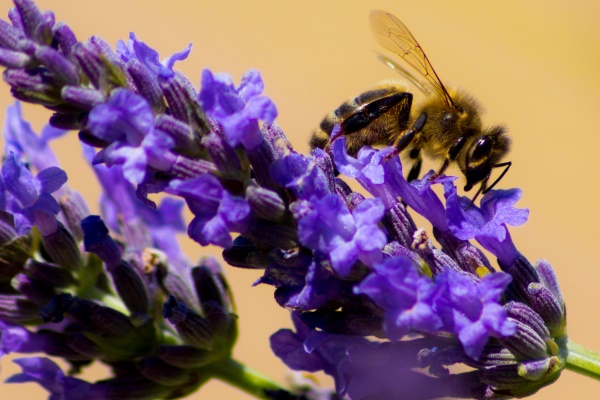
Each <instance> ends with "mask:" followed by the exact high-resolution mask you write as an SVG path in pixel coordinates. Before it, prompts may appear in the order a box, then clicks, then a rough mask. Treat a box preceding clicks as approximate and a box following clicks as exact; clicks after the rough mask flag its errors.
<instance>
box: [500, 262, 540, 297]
mask: <svg viewBox="0 0 600 400" xmlns="http://www.w3.org/2000/svg"><path fill="white" fill-rule="evenodd" d="M498 264H499V265H500V268H501V269H502V271H504V272H507V273H509V274H510V275H511V276H512V277H513V280H512V282H511V284H510V285H509V289H512V290H513V292H514V293H516V294H517V296H518V298H516V299H512V298H509V300H517V301H521V302H523V303H526V304H527V303H529V291H528V289H527V288H528V287H529V284H531V283H538V282H539V281H540V277H539V275H538V273H537V271H536V270H535V268H533V266H532V265H531V263H529V261H528V260H527V259H526V258H525V257H523V256H522V255H520V256H519V257H518V258H517V259H516V260H515V262H513V263H512V264H510V265H503V264H502V263H501V262H500V260H498Z"/></svg>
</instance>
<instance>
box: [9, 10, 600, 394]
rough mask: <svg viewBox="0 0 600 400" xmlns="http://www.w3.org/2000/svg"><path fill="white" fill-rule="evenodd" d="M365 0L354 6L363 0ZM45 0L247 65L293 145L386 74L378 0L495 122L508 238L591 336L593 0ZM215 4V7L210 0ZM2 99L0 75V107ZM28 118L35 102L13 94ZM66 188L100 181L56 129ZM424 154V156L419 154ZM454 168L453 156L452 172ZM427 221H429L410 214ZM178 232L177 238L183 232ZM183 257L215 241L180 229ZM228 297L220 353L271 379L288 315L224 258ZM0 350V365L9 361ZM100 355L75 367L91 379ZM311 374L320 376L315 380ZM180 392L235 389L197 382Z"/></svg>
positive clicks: (596, 45) (595, 87) (72, 139)
mask: <svg viewBox="0 0 600 400" xmlns="http://www.w3.org/2000/svg"><path fill="white" fill-rule="evenodd" d="M366 3H369V4H366ZM37 4H38V6H39V7H40V8H41V9H42V10H48V9H50V10H53V11H54V12H55V14H56V18H57V20H58V21H64V22H66V23H67V24H68V25H69V26H70V27H71V28H72V29H73V31H74V32H75V33H76V35H77V37H78V39H79V40H85V39H87V38H88V37H89V36H91V35H99V36H101V37H102V38H104V39H105V40H106V41H107V42H108V43H110V44H111V45H114V44H115V43H116V41H117V40H118V39H127V38H128V36H129V32H131V31H133V32H135V33H136V35H137V37H138V38H139V39H140V40H143V41H145V42H146V43H147V44H148V45H150V46H151V47H153V48H155V49H157V50H158V51H159V53H160V55H161V59H162V58H164V57H166V56H168V55H170V54H172V53H174V52H176V51H179V50H181V49H183V48H184V47H185V46H187V44H188V43H190V42H191V43H193V45H194V47H193V49H192V53H191V55H190V57H189V58H188V59H187V60H186V61H184V62H180V63H177V64H176V68H177V69H179V70H181V71H182V72H184V73H185V74H186V75H187V76H188V77H189V78H190V80H191V81H192V82H193V83H194V84H195V85H196V86H199V82H200V72H201V70H202V69H203V68H210V69H211V70H212V71H215V72H228V73H230V74H231V75H232V76H233V78H234V81H235V82H236V83H237V82H239V79H240V77H241V76H242V74H243V73H244V72H245V71H246V70H247V69H249V68H256V69H258V70H260V71H261V73H262V76H263V78H264V81H265V83H266V94H267V95H268V96H270V97H271V99H273V101H274V102H275V104H276V105H277V107H278V109H279V117H278V119H277V122H278V124H279V125H280V126H281V127H282V128H283V130H284V132H285V133H286V134H287V135H288V137H289V138H290V140H291V142H292V143H293V145H294V146H295V148H296V150H298V151H300V152H306V151H307V150H308V146H307V142H308V138H309V135H310V132H311V131H312V129H313V128H314V127H315V126H317V124H318V123H319V122H320V120H321V118H322V117H323V116H324V115H325V114H326V113H327V112H329V111H331V110H332V109H334V108H335V107H337V106H338V105H339V104H340V103H341V102H342V101H344V100H345V99H347V98H349V97H353V96H355V95H357V94H358V93H360V92H362V91H364V90H366V89H368V88H369V87H370V86H372V85H374V84H376V83H377V82H379V81H382V80H385V79H390V78H396V77H397V75H396V73H395V72H394V71H392V70H390V69H388V68H387V67H385V66H384V65H383V64H382V63H381V62H379V61H378V60H377V59H376V57H375V54H374V52H373V50H375V49H376V45H375V42H374V40H373V39H372V37H371V33H370V29H369V24H368V16H369V12H370V11H371V9H372V8H381V9H384V10H387V11H389V12H391V13H393V14H395V15H396V16H398V17H399V18H400V19H401V20H402V21H403V22H404V23H405V24H406V25H407V26H408V27H409V28H410V30H411V31H412V33H413V34H414V36H415V37H416V38H417V40H418V41H419V42H420V44H421V46H422V47H423V48H424V49H425V51H426V53H427V55H428V57H429V59H430V61H431V62H432V64H433V66H434V67H435V68H436V71H437V73H438V75H439V76H440V77H441V79H442V80H443V81H444V82H445V83H447V84H449V85H452V86H457V87H460V88H463V89H465V90H467V91H469V92H470V93H472V94H473V95H474V96H475V97H477V98H478V99H479V100H480V102H481V104H482V105H483V106H484V107H485V109H486V110H487V112H486V114H485V116H484V119H485V121H486V123H488V124H490V125H491V124H498V123H502V124H505V125H506V126H507V127H508V129H509V132H510V135H511V137H512V140H513V148H512V151H511V153H510V157H509V158H508V159H509V160H511V161H512V162H513V166H512V168H511V169H510V172H509V173H508V174H507V175H506V177H505V178H504V179H503V180H502V182H501V183H500V185H499V187H500V188H505V189H507V188H512V187H519V188H522V189H523V198H522V200H521V201H520V202H519V205H520V206H521V207H527V208H529V209H530V219H529V221H528V223H527V224H526V225H524V226H522V227H519V228H513V229H512V230H511V234H512V236H513V239H514V241H515V243H516V245H517V248H518V249H519V250H520V251H521V252H522V253H523V254H524V255H525V256H526V257H527V258H529V260H531V261H532V262H533V261H534V260H536V259H538V258H546V259H548V260H549V261H550V262H551V263H552V265H553V266H554V268H555V269H556V272H557V274H558V277H559V281H560V284H561V288H562V291H563V294H564V297H565V299H566V302H567V306H568V309H569V313H568V332H569V337H570V338H571V339H572V340H574V341H576V342H578V343H580V344H582V345H584V346H587V347H589V348H591V349H595V350H600V320H597V319H596V318H599V314H600V313H599V312H598V308H597V304H598V300H600V286H599V285H600V253H599V252H598V248H599V247H598V246H599V244H598V243H599V239H600V212H598V204H599V202H600V200H599V199H598V198H596V197H595V196H598V195H600V189H599V187H598V183H597V176H598V169H599V166H598V161H597V160H598V155H599V153H600V24H598V15H600V3H599V2H596V1H593V0H588V1H568V2H567V1H541V0H536V1H528V2H518V1H504V2H480V1H475V0H474V1H453V2H440V1H427V0H420V1H414V0H413V1H408V0H394V1H383V0H381V1H371V2H364V1H342V0H338V1H328V2H322V1H316V0H315V1H302V2H279V1H276V0H273V1H262V2H246V1H227V2H213V1H194V2H190V1H185V0H171V1H169V2H165V1H155V0H127V1H123V0H103V1H102V2H91V1H80V0H60V1H58V0H38V1H37ZM217 4H218V5H217ZM11 6H12V3H11V2H10V1H9V0H0V15H2V16H3V18H6V17H5V16H6V13H7V11H8V9H9V8H10V7H11ZM11 102H12V100H11V98H10V96H9V89H8V87H7V86H6V85H4V84H0V107H1V109H3V108H4V107H6V105H8V104H10V103H11ZM24 113H25V117H26V119H29V120H30V121H31V122H32V123H33V126H34V127H35V129H36V130H39V129H40V128H41V127H42V126H43V125H44V124H45V123H46V121H47V118H48V117H49V115H50V114H49V113H48V112H47V111H45V110H43V109H41V108H39V107H26V108H25V111H24ZM54 149H55V151H56V152H57V153H58V156H59V159H60V161H61V164H62V168H63V169H65V171H66V172H67V174H68V175H69V185H70V187H72V188H74V189H76V190H79V191H80V192H82V193H83V194H84V195H85V196H86V198H87V199H88V201H89V203H90V206H91V207H92V210H93V211H94V212H97V211H98V205H97V200H96V199H97V198H98V195H99V188H98V187H97V186H96V185H95V183H94V184H90V182H95V179H94V178H93V175H92V172H91V171H90V170H89V169H87V168H86V167H83V166H84V163H83V161H82V158H81V157H80V153H81V152H80V150H79V147H78V143H77V135H76V133H75V132H73V134H72V135H69V136H68V137H66V138H64V139H61V140H59V141H56V142H55V143H54ZM427 167H432V165H428V166H427V165H426V169H425V170H427V169H428V168H427ZM450 172H451V173H452V172H454V173H456V172H457V170H451V171H450ZM424 227H425V228H426V229H430V227H428V226H424ZM182 239H183V240H185V238H182ZM185 250H186V252H187V254H188V256H189V257H190V258H191V259H192V260H195V259H197V258H198V257H199V256H200V255H203V254H207V253H211V254H215V255H218V254H220V250H219V249H214V248H201V247H200V246H198V245H196V244H195V243H193V242H191V241H189V240H188V241H186V242H185ZM227 273H228V277H229V280H230V282H231V285H232V286H233V290H234V294H235V296H236V301H237V305H238V313H239V316H240V320H239V323H240V338H239V341H238V344H237V346H236V349H235V356H236V358H238V359H239V360H241V361H242V362H245V363H247V364H249V365H250V366H251V367H252V368H255V369H257V370H259V371H262V372H263V373H265V374H267V375H269V376H272V377H274V378H275V379H277V380H279V381H283V380H284V379H285V374H286V372H287V370H286V368H285V366H284V365H283V364H282V363H281V362H279V360H278V359H276V358H275V357H274V356H273V355H272V354H271V353H270V350H269V345H268V339H269V336H270V335H271V334H272V333H274V332H275V331H277V330H278V329H280V328H282V327H288V326H290V322H289V317H288V313H287V311H285V310H283V309H280V308H279V307H278V306H277V305H276V303H275V302H274V301H273V289H272V288H271V287H266V286H264V287H251V284H252V282H254V280H256V279H257V278H258V277H259V275H260V272H259V271H248V270H238V269H233V268H231V267H229V268H227ZM10 359H11V357H6V358H4V359H2V361H1V368H2V369H1V373H0V379H1V380H2V381H3V380H4V379H6V378H7V377H8V376H10V375H12V374H13V373H15V372H17V368H15V366H14V365H13V364H12V362H10ZM106 374H107V371H106V370H105V369H103V368H102V367H101V366H99V367H94V368H90V369H88V370H86V372H85V374H84V377H85V378H86V379H88V380H95V379H102V378H103V377H105V376H106ZM323 383H324V384H325V385H330V382H328V381H324V382H323ZM0 393H1V394H2V395H1V397H2V398H3V399H16V398H19V397H21V398H28V399H32V400H37V399H44V398H46V394H45V392H44V391H43V390H41V389H40V388H39V387H38V386H36V385H34V384H26V385H22V384H20V385H7V384H3V383H0ZM594 393H600V383H599V382H595V381H593V380H591V379H588V378H584V377H581V376H579V375H576V374H574V373H571V372H569V371H564V372H563V374H562V376H561V378H560V379H559V380H558V382H557V383H555V384H554V385H552V386H550V387H549V388H545V389H542V390H541V391H540V392H539V393H538V394H537V395H535V396H533V397H532V398H534V399H542V398H543V399H546V400H551V399H563V398H566V397H569V398H593V397H594V396H593V394H594ZM188 398H189V399H224V398H227V399H249V398H250V397H248V396H247V395H245V394H243V393H241V392H239V391H237V390H236V389H233V388H229V387H227V386H225V385H224V384H221V383H219V382H216V381H215V382H210V383H209V384H207V385H206V386H205V387H203V388H202V389H201V390H200V391H198V392H197V393H195V394H193V395H191V396H189V397H188Z"/></svg>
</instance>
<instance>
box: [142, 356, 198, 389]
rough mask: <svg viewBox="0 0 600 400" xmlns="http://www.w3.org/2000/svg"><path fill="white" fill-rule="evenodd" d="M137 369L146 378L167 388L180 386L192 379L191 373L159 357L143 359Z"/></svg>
mask: <svg viewBox="0 0 600 400" xmlns="http://www.w3.org/2000/svg"><path fill="white" fill-rule="evenodd" d="M137 369H138V371H140V373H141V374H142V375H144V376H145V377H146V378H148V379H150V380H151V381H154V382H156V383H160V384H161V385H165V386H180V385H183V384H184V383H186V382H187V381H188V380H189V379H190V373H189V371H186V370H185V369H181V368H177V367H175V366H173V365H170V364H167V363H166V362H164V361H163V360H161V359H160V358H157V357H147V358H142V359H141V360H140V361H138V362H137Z"/></svg>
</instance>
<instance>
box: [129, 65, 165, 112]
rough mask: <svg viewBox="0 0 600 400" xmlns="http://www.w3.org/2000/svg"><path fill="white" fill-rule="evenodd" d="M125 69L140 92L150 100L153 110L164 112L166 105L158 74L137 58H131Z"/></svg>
mask: <svg viewBox="0 0 600 400" xmlns="http://www.w3.org/2000/svg"><path fill="white" fill-rule="evenodd" d="M125 70H126V71H127V73H129V75H130V76H131V79H132V80H133V83H134V84H135V87H136V88H137V92H138V94H140V95H141V96H143V97H144V98H145V99H146V101H148V104H150V107H152V111H154V113H155V114H163V113H164V112H165V108H166V105H165V102H164V100H163V93H162V90H161V88H160V85H159V83H158V80H157V79H156V75H155V74H153V73H152V72H151V71H150V70H149V69H148V68H146V67H145V66H144V65H143V64H142V63H141V62H139V61H138V60H136V59H131V60H129V62H127V65H126V66H125Z"/></svg>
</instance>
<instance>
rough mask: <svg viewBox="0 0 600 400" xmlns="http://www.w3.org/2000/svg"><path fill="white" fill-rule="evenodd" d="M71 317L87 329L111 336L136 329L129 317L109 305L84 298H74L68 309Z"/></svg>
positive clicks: (122, 334)
mask: <svg viewBox="0 0 600 400" xmlns="http://www.w3.org/2000/svg"><path fill="white" fill-rule="evenodd" d="M67 312H68V314H69V318H70V319H72V320H74V321H76V322H77V323H79V324H81V325H82V326H83V327H84V328H85V329H86V330H88V331H90V332H92V333H97V334H100V335H104V336H109V337H119V336H125V335H127V334H128V333H130V332H132V331H133V330H134V327H133V325H131V322H129V318H128V317H127V316H126V315H124V314H122V313H120V312H119V311H117V310H114V309H112V308H109V307H104V306H99V305H98V304H96V303H94V302H92V301H89V300H83V299H74V300H73V301H72V302H71V304H70V305H69V308H68V310H67Z"/></svg>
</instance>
